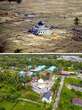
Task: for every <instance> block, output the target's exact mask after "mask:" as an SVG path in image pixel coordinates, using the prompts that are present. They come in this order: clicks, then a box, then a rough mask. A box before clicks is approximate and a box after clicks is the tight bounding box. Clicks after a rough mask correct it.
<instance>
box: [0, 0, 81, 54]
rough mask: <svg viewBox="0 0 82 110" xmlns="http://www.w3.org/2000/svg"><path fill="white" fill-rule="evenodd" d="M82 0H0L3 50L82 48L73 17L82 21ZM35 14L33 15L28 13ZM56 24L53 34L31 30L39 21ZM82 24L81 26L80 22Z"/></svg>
mask: <svg viewBox="0 0 82 110" xmlns="http://www.w3.org/2000/svg"><path fill="white" fill-rule="evenodd" d="M81 10H82V0H79V1H77V0H72V1H71V0H69V1H67V0H23V2H22V3H21V4H20V5H17V4H16V3H12V4H9V3H7V2H1V3H0V52H15V51H16V50H17V49H18V50H21V51H20V52H25V53H26V52H30V53H37V52H39V53H41V52H44V53H48V52H50V53H52V52H56V53H61V52H66V53H67V52H69V53H70V52H71V53H72V52H73V53H74V52H75V53H77V52H82V40H81V39H80V40H77V39H76V40H75V39H73V37H75V36H74V35H73V34H72V33H74V32H72V30H71V29H72V27H73V26H74V25H73V22H74V21H73V20H74V17H76V16H78V17H79V19H80V25H81V23H82V11H81ZM30 14H34V17H33V18H29V17H28V15H30ZM39 20H42V21H44V22H45V23H46V24H47V25H53V26H55V27H56V28H55V30H54V34H53V35H52V36H34V35H32V34H29V33H28V29H30V28H31V27H32V26H33V25H35V23H37V21H39ZM80 27H81V26H80Z"/></svg>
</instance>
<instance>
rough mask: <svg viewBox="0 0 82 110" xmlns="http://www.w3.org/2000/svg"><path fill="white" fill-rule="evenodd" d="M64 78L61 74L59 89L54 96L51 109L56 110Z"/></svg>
mask: <svg viewBox="0 0 82 110" xmlns="http://www.w3.org/2000/svg"><path fill="white" fill-rule="evenodd" d="M64 79H65V76H62V77H61V82H60V87H59V90H58V92H57V96H56V99H55V103H54V105H53V109H52V110H56V109H57V108H58V105H59V102H60V96H61V91H62V88H63V85H64Z"/></svg>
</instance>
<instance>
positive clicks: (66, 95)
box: [57, 78, 82, 110]
mask: <svg viewBox="0 0 82 110" xmlns="http://www.w3.org/2000/svg"><path fill="white" fill-rule="evenodd" d="M71 81H73V83H75V84H79V80H77V79H72V78H68V79H66V80H65V84H66V83H67V82H68V83H72V82H71ZM73 98H81V99H82V93H81V92H76V91H74V90H69V89H68V88H67V87H66V85H64V87H63V90H62V94H61V100H60V104H59V108H58V109H57V110H82V107H80V106H76V105H73V104H72V99H73Z"/></svg>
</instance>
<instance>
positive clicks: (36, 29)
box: [30, 21, 53, 36]
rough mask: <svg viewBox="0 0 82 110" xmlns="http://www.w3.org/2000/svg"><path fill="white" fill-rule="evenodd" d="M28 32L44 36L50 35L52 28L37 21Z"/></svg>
mask: <svg viewBox="0 0 82 110" xmlns="http://www.w3.org/2000/svg"><path fill="white" fill-rule="evenodd" d="M30 32H31V33H32V34H34V35H40V36H41V35H42V36H46V35H51V34H52V33H53V30H52V29H50V28H49V27H48V26H46V25H45V23H43V22H42V21H39V22H38V23H37V24H36V25H35V26H33V27H32V29H31V30H30Z"/></svg>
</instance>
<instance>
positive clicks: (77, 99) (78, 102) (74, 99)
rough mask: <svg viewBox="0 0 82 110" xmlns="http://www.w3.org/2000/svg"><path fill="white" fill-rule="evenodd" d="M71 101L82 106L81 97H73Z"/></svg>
mask: <svg viewBox="0 0 82 110" xmlns="http://www.w3.org/2000/svg"><path fill="white" fill-rule="evenodd" d="M72 103H73V104H74V105H78V106H81V107H82V99H80V98H73V100H72Z"/></svg>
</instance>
